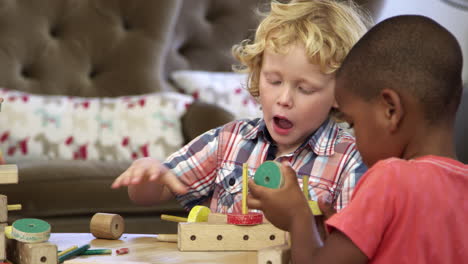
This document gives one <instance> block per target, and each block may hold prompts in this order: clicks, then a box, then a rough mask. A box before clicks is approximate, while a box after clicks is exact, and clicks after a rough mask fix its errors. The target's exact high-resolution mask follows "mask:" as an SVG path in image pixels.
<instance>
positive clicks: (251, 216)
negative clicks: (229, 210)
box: [227, 212, 263, 225]
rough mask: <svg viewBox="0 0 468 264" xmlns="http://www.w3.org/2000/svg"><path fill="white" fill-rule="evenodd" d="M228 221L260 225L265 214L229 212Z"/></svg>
mask: <svg viewBox="0 0 468 264" xmlns="http://www.w3.org/2000/svg"><path fill="white" fill-rule="evenodd" d="M227 223H228V224H232V225H258V224H261V223H263V214H261V213H253V212H252V213H248V214H227Z"/></svg>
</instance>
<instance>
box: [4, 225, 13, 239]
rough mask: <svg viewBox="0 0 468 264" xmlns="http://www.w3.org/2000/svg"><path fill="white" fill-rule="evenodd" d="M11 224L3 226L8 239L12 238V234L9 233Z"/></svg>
mask: <svg viewBox="0 0 468 264" xmlns="http://www.w3.org/2000/svg"><path fill="white" fill-rule="evenodd" d="M12 228H13V227H12V226H6V227H5V236H6V237H7V238H8V239H12V238H13V236H12V235H11V230H12Z"/></svg>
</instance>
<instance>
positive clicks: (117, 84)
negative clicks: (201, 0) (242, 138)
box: [0, 0, 181, 97]
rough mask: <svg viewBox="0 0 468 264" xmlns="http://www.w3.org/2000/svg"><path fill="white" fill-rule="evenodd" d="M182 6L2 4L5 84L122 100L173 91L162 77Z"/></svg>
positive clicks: (60, 1) (168, 2)
mask: <svg viewBox="0 0 468 264" xmlns="http://www.w3.org/2000/svg"><path fill="white" fill-rule="evenodd" d="M180 4H181V1H177V0H176V1H174V0H165V1H145V0H132V1H124V0H120V1H118V0H105V1H104V0H47V1H1V2H0V32H1V34H0V62H1V63H0V86H3V87H11V88H15V89H18V90H22V91H27V92H32V93H40V94H66V95H77V96H78V95H79V96H86V97H92V96H119V95H126V94H128V93H129V92H131V93H132V94H142V93H148V92H154V91H158V90H167V89H170V87H168V86H167V85H166V82H165V77H164V76H163V75H162V67H163V65H164V61H165V59H166V58H165V54H166V53H167V52H166V50H167V49H168V40H169V39H168V37H170V33H171V32H172V31H171V29H172V28H173V27H174V25H175V20H176V16H175V15H176V14H177V11H178V8H179V5H180Z"/></svg>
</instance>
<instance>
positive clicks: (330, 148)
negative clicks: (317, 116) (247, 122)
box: [244, 118, 339, 156]
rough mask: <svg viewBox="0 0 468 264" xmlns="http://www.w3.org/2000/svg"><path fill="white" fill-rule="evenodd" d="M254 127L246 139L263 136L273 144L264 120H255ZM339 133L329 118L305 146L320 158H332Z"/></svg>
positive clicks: (245, 136) (246, 135)
mask: <svg viewBox="0 0 468 264" xmlns="http://www.w3.org/2000/svg"><path fill="white" fill-rule="evenodd" d="M252 125H253V127H252V129H251V130H250V131H249V132H248V133H247V134H245V135H244V138H245V139H256V138H258V137H259V136H263V137H264V139H265V140H267V141H268V142H269V143H273V142H272V139H271V137H270V134H269V133H268V130H267V128H266V125H265V121H264V120H263V118H259V119H257V120H255V122H254V123H253V124H252ZM338 132H339V128H338V126H337V124H336V123H335V122H334V121H333V120H331V119H330V118H328V119H327V120H325V122H323V123H322V125H321V126H320V127H319V128H318V129H317V130H316V131H315V132H314V133H313V134H312V135H311V136H310V137H309V139H308V141H307V144H304V145H303V146H305V145H308V146H309V147H310V148H311V149H312V150H313V151H314V153H315V154H317V155H318V156H331V155H333V154H334V153H335V144H336V141H337V138H338ZM303 146H302V147H303ZM302 147H301V148H302Z"/></svg>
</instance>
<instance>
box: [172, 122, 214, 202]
mask: <svg viewBox="0 0 468 264" xmlns="http://www.w3.org/2000/svg"><path fill="white" fill-rule="evenodd" d="M221 129H222V128H221V127H220V128H216V129H212V130H210V131H208V132H205V133H204V134H202V135H200V136H198V137H197V138H195V139H194V140H192V141H191V142H190V143H189V144H187V145H185V146H184V147H183V148H181V149H180V150H179V151H177V152H175V153H174V154H172V155H171V156H169V157H168V158H167V159H166V161H165V162H164V165H165V166H167V167H168V168H169V169H170V170H171V171H172V172H173V173H174V174H175V175H176V176H177V177H178V178H179V179H180V180H181V181H182V182H184V183H185V184H186V185H187V186H189V191H188V193H187V194H185V195H178V196H176V199H177V200H178V201H179V202H180V203H181V205H182V206H184V207H185V208H186V209H190V208H192V207H193V206H195V205H198V204H201V203H203V202H204V201H205V200H206V199H208V198H209V197H211V195H212V191H213V188H214V184H213V182H214V180H215V178H216V168H217V155H218V144H219V133H220V131H221Z"/></svg>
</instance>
